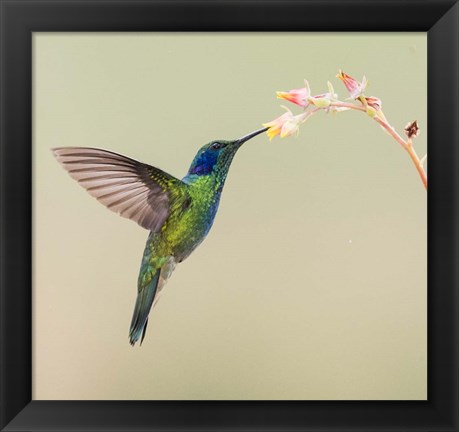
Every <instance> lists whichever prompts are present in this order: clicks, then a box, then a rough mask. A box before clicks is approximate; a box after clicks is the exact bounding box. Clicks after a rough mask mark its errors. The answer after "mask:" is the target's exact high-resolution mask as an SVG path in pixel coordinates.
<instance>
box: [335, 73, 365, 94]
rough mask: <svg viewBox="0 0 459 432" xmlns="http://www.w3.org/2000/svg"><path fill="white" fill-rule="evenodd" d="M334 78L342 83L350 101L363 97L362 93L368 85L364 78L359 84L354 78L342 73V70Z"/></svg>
mask: <svg viewBox="0 0 459 432" xmlns="http://www.w3.org/2000/svg"><path fill="white" fill-rule="evenodd" d="M336 77H337V78H339V79H340V80H341V81H342V82H343V84H344V86H345V87H346V89H347V91H348V92H349V95H350V96H351V98H352V99H358V98H359V97H360V96H363V92H364V90H365V89H366V87H367V84H368V81H367V79H366V78H365V77H363V78H362V82H359V81H357V80H356V79H355V78H353V77H351V76H350V75H348V74H346V73H344V72H343V71H342V70H340V71H339V74H338V75H336Z"/></svg>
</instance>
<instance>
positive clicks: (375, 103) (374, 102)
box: [365, 96, 382, 111]
mask: <svg viewBox="0 0 459 432" xmlns="http://www.w3.org/2000/svg"><path fill="white" fill-rule="evenodd" d="M365 101H366V102H367V105H368V106H371V107H372V108H374V109H375V110H376V111H379V110H380V109H381V107H382V102H381V99H379V98H377V97H374V96H369V97H365Z"/></svg>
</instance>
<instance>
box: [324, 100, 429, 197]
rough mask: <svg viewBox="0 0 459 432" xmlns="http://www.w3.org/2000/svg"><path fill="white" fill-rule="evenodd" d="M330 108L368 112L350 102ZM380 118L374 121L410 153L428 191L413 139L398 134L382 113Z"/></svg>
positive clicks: (334, 102)
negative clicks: (406, 139) (406, 138)
mask: <svg viewBox="0 0 459 432" xmlns="http://www.w3.org/2000/svg"><path fill="white" fill-rule="evenodd" d="M330 106H333V107H338V108H349V109H353V110H356V111H362V112H365V113H366V112H367V110H366V108H365V107H364V106H360V105H355V104H353V103H348V102H341V101H333V102H332V103H331V104H330ZM380 115H381V116H380V117H379V116H378V115H375V116H374V117H373V119H374V120H375V121H376V123H378V124H379V125H380V126H381V127H383V128H384V129H385V130H386V131H387V132H388V133H389V135H390V136H391V137H392V138H394V140H395V141H397V142H398V143H399V144H400V145H401V146H402V147H403V149H404V150H405V151H406V152H407V153H408V155H409V156H410V158H411V160H412V161H413V164H414V166H415V168H416V170H417V172H418V174H419V177H421V181H422V184H423V185H424V188H425V189H426V190H427V174H426V172H425V170H424V166H423V164H422V163H421V161H420V160H419V157H418V155H417V154H416V150H415V149H414V147H413V143H412V141H411V139H408V141H405V140H404V139H403V138H402V137H401V136H400V135H399V134H398V133H397V132H396V130H395V129H394V128H393V127H392V126H391V125H390V124H389V123H388V122H387V120H386V118H385V116H384V114H383V113H382V111H380Z"/></svg>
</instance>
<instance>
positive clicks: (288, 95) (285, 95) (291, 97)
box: [276, 80, 311, 108]
mask: <svg viewBox="0 0 459 432" xmlns="http://www.w3.org/2000/svg"><path fill="white" fill-rule="evenodd" d="M276 94H277V97H278V99H285V100H288V101H289V102H292V103H294V104H297V105H299V106H300V107H303V108H306V107H307V106H308V104H309V98H310V96H311V92H310V90H309V84H308V82H307V81H306V80H304V87H303V88H299V89H293V90H290V91H288V92H283V91H278V92H276Z"/></svg>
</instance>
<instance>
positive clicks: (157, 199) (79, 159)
mask: <svg viewBox="0 0 459 432" xmlns="http://www.w3.org/2000/svg"><path fill="white" fill-rule="evenodd" d="M52 151H53V153H54V156H55V157H56V158H57V160H58V161H59V162H60V163H61V164H62V166H63V167H64V168H65V169H66V170H67V172H68V173H69V174H70V176H71V177H72V178H74V179H75V180H76V181H77V182H78V183H79V184H80V185H81V186H83V187H84V188H85V189H86V190H87V191H88V192H89V193H90V194H91V195H92V196H93V197H95V198H96V199H97V200H98V201H100V202H101V203H102V204H104V205H105V206H106V207H107V208H108V209H110V210H112V211H113V212H115V213H118V214H119V215H121V216H123V217H125V218H128V219H131V220H133V221H135V222H137V223H138V224H139V225H140V226H141V227H143V228H146V229H148V230H150V231H153V232H158V231H159V230H160V229H161V226H162V225H163V223H164V221H165V220H166V219H167V217H168V216H169V214H170V209H171V208H176V206H177V205H180V204H181V202H186V201H187V191H186V185H185V184H184V183H183V182H182V181H181V180H179V179H177V178H175V177H173V176H171V175H170V174H167V173H166V172H164V171H161V170H160V169H158V168H155V167H152V166H150V165H147V164H143V163H141V162H138V161H136V160H134V159H130V158H128V157H126V156H122V155H119V154H117V153H113V152H110V151H107V150H101V149H96V148H87V147H61V148H55V149H52Z"/></svg>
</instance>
